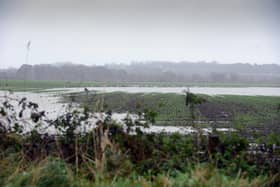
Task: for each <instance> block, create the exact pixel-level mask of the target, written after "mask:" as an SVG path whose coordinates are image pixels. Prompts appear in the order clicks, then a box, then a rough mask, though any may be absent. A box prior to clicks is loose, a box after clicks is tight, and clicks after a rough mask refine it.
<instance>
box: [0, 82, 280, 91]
mask: <svg viewBox="0 0 280 187" xmlns="http://www.w3.org/2000/svg"><path fill="white" fill-rule="evenodd" d="M103 86H113V87H114V86H116V87H117V86H119V87H128V86H140V87H154V86H157V87H192V86H201V87H279V84H244V83H200V82H198V83H186V82H94V81H93V82H71V81H44V80H40V81H39V80H26V81H25V80H0V90H12V91H30V90H38V89H50V88H65V87H103Z"/></svg>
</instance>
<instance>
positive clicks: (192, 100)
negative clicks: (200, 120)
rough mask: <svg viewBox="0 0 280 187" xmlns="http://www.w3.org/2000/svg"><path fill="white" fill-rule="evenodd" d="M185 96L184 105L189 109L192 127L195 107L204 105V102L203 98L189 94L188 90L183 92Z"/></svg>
mask: <svg viewBox="0 0 280 187" xmlns="http://www.w3.org/2000/svg"><path fill="white" fill-rule="evenodd" d="M185 94H186V98H185V105H186V106H187V107H188V108H189V109H190V113H191V120H192V125H193V126H194V121H195V119H196V114H195V111H196V106H197V105H200V104H202V103H204V102H205V101H206V100H205V99H204V98H203V97H200V96H198V95H195V94H193V93H191V92H190V90H189V89H188V90H187V91H185Z"/></svg>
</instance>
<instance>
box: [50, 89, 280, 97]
mask: <svg viewBox="0 0 280 187" xmlns="http://www.w3.org/2000/svg"><path fill="white" fill-rule="evenodd" d="M87 89H88V90H89V91H99V92H127V93H153V92H154V93H178V94H182V93H183V92H184V90H187V89H188V88H187V87H87ZM52 90H56V89H48V90H47V91H52ZM81 91H84V88H64V90H63V91H62V92H64V93H71V92H81ZM190 91H191V92H192V93H195V94H206V95H247V96H255V95H260V96H280V88H276V87H224V88H222V87H190Z"/></svg>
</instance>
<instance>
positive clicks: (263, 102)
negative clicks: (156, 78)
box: [65, 92, 280, 126]
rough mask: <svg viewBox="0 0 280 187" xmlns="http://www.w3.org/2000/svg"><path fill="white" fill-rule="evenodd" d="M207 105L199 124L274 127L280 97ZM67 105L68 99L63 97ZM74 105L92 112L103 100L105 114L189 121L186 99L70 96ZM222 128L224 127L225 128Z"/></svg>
mask: <svg viewBox="0 0 280 187" xmlns="http://www.w3.org/2000/svg"><path fill="white" fill-rule="evenodd" d="M201 97H204V98H205V99H206V100H207V101H206V102H205V103H203V104H201V105H200V106H198V109H197V113H198V116H199V118H198V120H203V121H229V122H231V124H230V125H232V124H233V123H235V124H242V125H245V126H265V125H267V124H270V125H273V124H276V123H277V122H278V121H279V112H278V111H277V107H278V105H279V104H280V97H274V96H233V95H225V96H207V95H201ZM65 98H66V101H69V95H66V96H65ZM71 98H72V99H74V101H75V102H78V103H80V104H82V105H83V104H85V103H86V105H88V106H89V107H91V109H92V110H95V107H96V105H94V104H93V103H96V102H97V100H100V99H101V98H103V99H104V107H105V110H112V111H113V112H117V113H123V112H130V113H137V112H141V111H144V110H145V109H149V110H151V111H155V112H157V114H158V115H157V116H156V121H157V124H161V125H170V124H171V125H185V124H186V122H187V121H189V120H190V111H189V109H188V108H187V107H186V106H185V96H184V95H179V94H160V93H145V94H143V93H135V94H134V93H133V94H132V93H124V92H113V93H103V94H94V93H92V94H89V95H85V94H82V93H76V94H71ZM224 125H225V124H224Z"/></svg>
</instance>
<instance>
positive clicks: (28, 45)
mask: <svg viewBox="0 0 280 187" xmlns="http://www.w3.org/2000/svg"><path fill="white" fill-rule="evenodd" d="M30 45H31V41H30V40H29V41H28V42H27V45H26V49H27V50H29V49H30Z"/></svg>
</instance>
